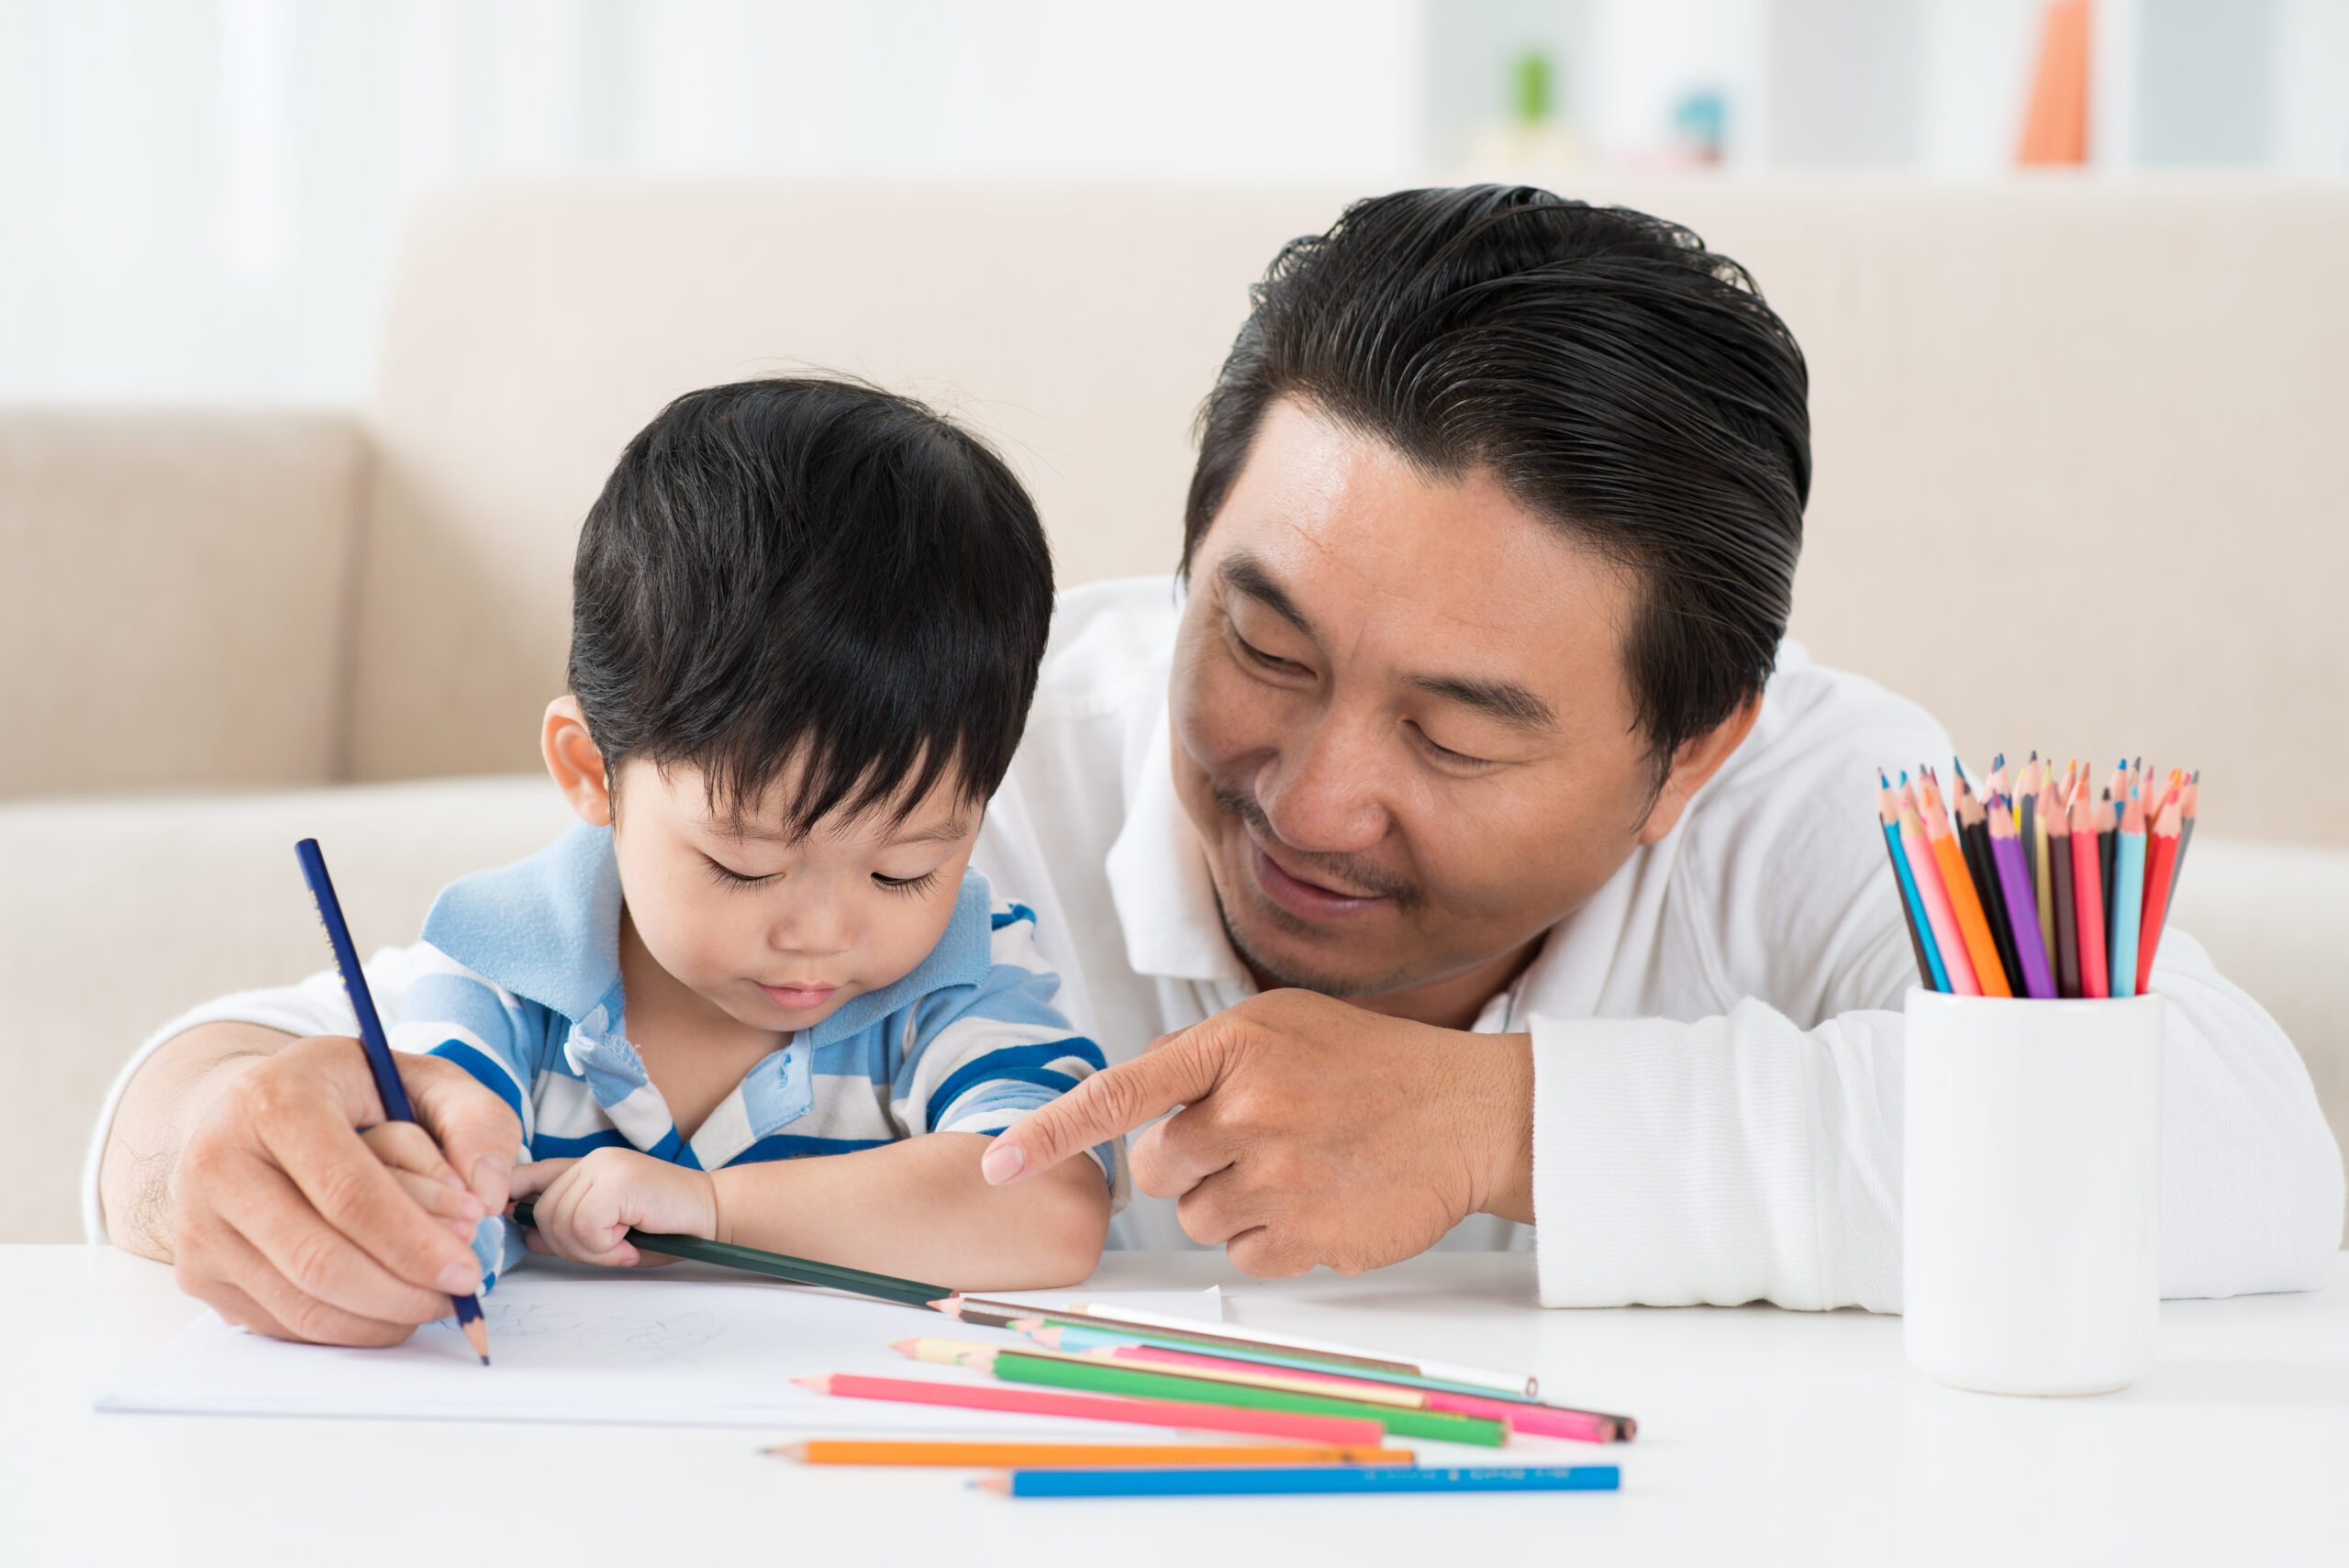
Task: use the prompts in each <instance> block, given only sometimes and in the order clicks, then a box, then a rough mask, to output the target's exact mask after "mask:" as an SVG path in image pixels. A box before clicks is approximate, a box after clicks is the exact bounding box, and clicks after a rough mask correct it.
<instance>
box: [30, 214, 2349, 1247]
mask: <svg viewBox="0 0 2349 1568" xmlns="http://www.w3.org/2000/svg"><path fill="white" fill-rule="evenodd" d="M1575 188H1576V190H1577V192H1578V194H1586V195H1597V196H1599V197H1602V198H1604V199H1614V200H1622V201H1627V202H1630V203H1631V204H1633V205H1636V206H1643V207H1646V208H1649V209H1650V210H1653V211H1657V212H1661V213H1664V214H1667V215H1669V216H1672V217H1677V218H1680V219H1682V220H1684V221H1687V222H1688V223H1689V224H1691V225H1692V226H1693V227H1695V228H1697V229H1698V231H1699V232H1701V233H1702V234H1703V235H1704V237H1705V238H1706V239H1707V240H1708V241H1709V242H1710V243H1712V244H1713V245H1714V246H1715V247H1716V248H1718V249H1721V250H1726V251H1728V252H1729V253H1731V254H1732V255H1734V256H1736V257H1737V258H1739V259H1740V260H1742V261H1745V262H1746V263H1747V264H1748V265H1749V266H1750V267H1751V268H1752V269H1753V272H1754V273H1755V275H1756V276H1757V277H1758V278H1759V280H1760V282H1761V284H1762V285H1763V287H1764V289H1765V292H1766V293H1767V294H1768V295H1769V296H1770V298H1771V299H1772V300H1773V301H1774V302H1775V303H1776V305H1777V306H1778V307H1779V308H1780V310H1781V311H1782V312H1783V314H1784V315H1785V317H1787V320H1788V322H1789V323H1791V325H1792V326H1793V328H1794V329H1795V331H1796V333H1797V334H1798V336H1799V337H1800V339H1801V340H1802V342H1803V344H1804V346H1805V348H1806V349H1807V350H1808V351H1809V357H1810V363H1811V367H1812V373H1813V408H1814V411H1815V415H1816V419H1817V454H1818V484H1817V489H1816V495H1815V498H1814V503H1813V506H1812V507H1811V512H1810V537H1809V542H1808V544H1807V547H1806V550H1805V557H1804V563H1803V567H1802V574H1801V577H1800V579H1799V582H1798V590H1797V606H1796V629H1797V632H1798V635H1800V636H1802V637H1804V638H1805V639H1808V640H1809V642H1810V644H1811V646H1812V647H1813V649H1814V650H1815V651H1816V652H1817V653H1818V654H1819V655H1820V657H1822V658H1824V659H1827V660H1830V661H1833V662H1842V663H1845V664H1848V665H1851V666H1854V667H1857V668H1860V669H1864V670H1865V671H1868V672H1869V673H1873V674H1875V675H1876V676H1877V677H1878V678H1880V679H1882V680H1884V681H1885V682H1886V683H1887V684H1891V685H1893V686H1896V687H1898V688H1899V689H1902V690H1905V691H1907V692H1909V693H1910V694H1911V695H1915V696H1918V697H1920V698H1921V699H1923V700H1924V701H1926V702H1927V703H1928V704H1930V705H1931V706H1932V707H1934V708H1935V709H1936V710H1937V711H1938V712H1939V713H1940V715H1941V716H1942V717H1943V718H1944V719H1945V720H1946V721H1947V722H1948V723H1949V725H1950V726H1951V728H1952V731H1953V733H1954V735H1955V736H1956V737H1957V738H1958V739H1959V740H1960V742H1961V743H1962V744H1963V745H1965V747H1967V748H1968V749H1969V751H1975V752H1981V751H1987V750H1989V749H1991V748H1993V747H1998V746H2003V747H2007V748H2009V749H2021V748H2025V747H2032V746H2036V747H2040V748H2043V749H2051V750H2056V751H2064V752H2069V751H2074V750H2078V751H2083V752H2085V753H2087V754H2091V755H2094V756H2097V757H2099V758H2108V757H2109V756H2110V755H2111V754H2116V753H2117V752H2118V751H2121V749H2123V748H2129V749H2143V750H2145V751H2148V752H2149V753H2150V754H2151V755H2152V756H2153V757H2154V759H2155V760H2156V761H2157V762H2160V763H2165V764H2166V763H2170V762H2196V763H2199V764H2202V765H2204V766H2205V767H2207V768H2208V769H2210V775H2211V776H2210V790H2209V793H2208V795H2207V797H2206V798H2207V803H2208V816H2209V818H2210V819H2209V821H2208V822H2207V823H2206V824H2205V825H2204V827H2203V828H2202V831H2201V835H2200V836H2199V837H2198V839H2197V840H2196V842H2195V847H2194V851H2193V855H2192V861H2191V865H2190V870H2189V874H2188V878H2187V882H2186V884H2185V887H2184V889H2183V893H2182V896H2181V900H2180V904H2179V907H2178V912H2177V919H2178V922H2179V924H2181V925H2182V926H2184V927H2187V928H2188V929H2192V930H2194V931H2195V932H2196V933H2197V934H2198V935H2199V936H2201V937H2202V938H2203V939H2204V940H2205V941H2207V942H2208V944H2209V945H2210V948H2211V950H2212V951H2213V952H2214V953H2215V954H2216V955H2217V957H2218V958H2219V961H2220V962H2221V963H2222V964H2223V965H2225V966H2226V967H2227V968H2228V969H2229V970H2230V972H2231V973H2234V974H2235V975H2237V976H2238V977H2239V978H2241V979H2242V980H2243V981H2244V983H2245V984H2248V985H2249V986H2250V987H2251V989H2252V990H2253V991H2254V994H2255V995H2259V996H2260V997H2261V998H2262V999H2263V1000H2265V1001H2266V1003H2267V1005H2268V1006H2270V1007H2271V1008H2272V1009H2273V1010H2274V1011H2275V1012H2276V1014H2277V1017H2278V1018H2280V1019H2282V1020H2283V1022H2284V1023H2285V1025H2286V1026H2287V1028H2288V1029H2289V1030H2290V1031H2291V1033H2292V1035H2293V1037H2294V1039H2295V1040H2298V1042H2299V1045H2300V1048H2301V1050H2302V1051H2303V1053H2304V1054H2305V1055H2306V1057H2307V1059H2308V1061H2309V1063H2310V1068H2311V1070H2312V1071H2313V1072H2314V1073H2315V1074H2316V1077H2317V1079H2318V1082H2319V1085H2320V1089H2321V1093H2322V1094H2323V1095H2325V1097H2326V1104H2327V1106H2328V1108H2329V1109H2330V1111H2331V1114H2332V1119H2333V1125H2334V1127H2335V1129H2337V1130H2342V1131H2344V1133H2349V1009H2344V1007H2343V1005H2342V1004H2341V1002H2340V1001H2339V1000H2337V999H2336V997H2335V995H2334V994H2333V992H2332V983H2333V981H2334V978H2335V974H2334V972H2333V968H2332V966H2333V965H2334V964H2335V963H2338V962H2340V961H2341V958H2342V945H2343V932H2344V931H2349V847H2345V846H2349V828H2344V826H2343V824H2344V823H2345V822H2349V742H2344V740H2343V734H2342V728H2343V727H2342V719H2343V704H2342V700H2341V695H2340V694H2341V692H2342V691H2343V687H2344V685H2349V633H2344V631H2343V627H2342V623H2341V620H2340V618H2339V602H2340V599H2341V597H2342V591H2343V587H2344V585H2349V528H2344V527H2343V523H2344V521H2349V519H2344V516H2343V513H2344V506H2349V503H2344V500H2343V497H2344V496H2349V439H2344V431H2349V297H2345V296H2344V295H2343V294H2342V292H2341V291H2340V290H2338V289H2337V288H2334V287H2332V284H2331V282H2330V272H2329V270H2328V269H2329V268H2330V266H2331V264H2332V259H2333V258H2337V257H2339V256H2341V255H2343V253H2349V184H2343V183H2322V184H2280V183H2245V182H2232V181H2231V182H2228V183H2157V184H2139V183H2132V184H2101V183H2086V184H2083V183H2074V182H2071V181H2067V180H2059V181H2048V182H2036V181H2033V182H2020V183H1999V184H1996V185H1987V186H1945V185H1928V184H1921V183H1829V184H1812V185H1788V184H1782V183H1766V184H1743V183H1718V182H1704V183H1664V184H1648V185H1641V186H1637V187H1602V188H1591V187H1575ZM1356 194H1359V192H1357V191H1352V190H1339V189H1287V188H1271V187H1248V188H1229V189H1208V188H1137V187H1132V186H1119V187H1100V188H1092V187H1066V186H1053V185H1035V184H1029V185H1004V186H978V185H958V186H953V187H948V188H936V189H933V188H925V187H917V186H888V187H842V186H806V185H770V184H698V183H530V184H515V185H503V186H495V187H483V188H473V189H469V190H464V191H460V192H453V193H450V194H447V195H442V196H440V197H439V198H437V199H435V200H433V201H431V202H429V203H428V204H427V205H426V206H424V207H423V208H422V209H421V210H420V211H419V212H418V213H417V215H416V216H415V218H414V221H413V223H412V224H411V226H410V228H409V229H408V232H407V235H406V240H405V243H404V246H403V249H402V251H401V254H400V256H399V259H398V266H397V272H396V278H395V285H394V287H393V290H392V294H391V297H390V301H389V304H388V306H387V308H386V312H385V318H384V336H383V350H382V355H381V361H380V367H379V371H378V373H377V378H376V383H375V386H374V388H373V393H372V395H371V396H370V397H369V399H368V401H367V404H366V406H365V407H364V408H363V409H353V410H331V411H306V412H290V411H286V412H280V411H266V410H239V411H233V412H219V411H206V412H189V411H155V410H134V409H118V408H107V407H96V408H73V409H61V408H46V409H43V408H26V409H17V410H10V411H0V703H5V705H6V706H5V707H0V887H5V890H6V898H5V899H0V1002H5V1004H6V1036H5V1038H0V1240H63V1239H69V1238H71V1237H72V1236H74V1235H75V1234H77V1221H76V1218H75V1201H76V1200H75V1193H76V1184H77V1179H78V1174H79V1170H80V1158H81V1151H82V1146H83V1138H84V1134H85V1132H86V1130H87V1128H88V1126H89V1123H90V1119H91V1117H92V1115H93V1113H94V1112H95V1109H96V1107H97V1105H98V1103H99V1100H100V1097H101V1095H102V1094H103V1092H104V1090H105V1087H106V1084H107V1082H108V1080H109V1079H110V1077H111V1076H112V1075H113V1073H114V1071H115V1069H116V1066H117V1063H118V1062H120V1061H121V1059H122V1058H123V1056H124V1055H125V1053H126V1052H127V1051H128V1050H129V1049H130V1048H131V1046H132V1045H133V1044H134V1043H135V1042H136V1040H138V1039H139V1037H140V1036H141V1035H143V1034H144V1033H146V1032H147V1031H149V1030H150V1029H152V1028H154V1027H155V1026H156V1025H158V1024H159V1023H161V1021H162V1020H163V1019H165V1018H167V1017H169V1016H170V1015H171V1014H172V1013H173V1012H174V1011H176V1010H177V1009H179V1008H180V1007H182V1006H185V1005H187V1004H190V1003H193V1002H195V1001H196V1000H198V999H200V998H202V997H204V996H206V995H211V994H214V993H217V992H221V991H225V990H229V989H232V988H237V987H242V986H247V985H255V984H269V983H273V982H278V981H284V980H286V979H289V978H292V977H294V976H296V975H299V974H302V973H307V972H308V971H310V970H312V969H315V968H317V967H318V966H319V965H320V964H321V962H322V961H323V957H324V954H323V950H322V948H321V946H320V944H319V942H318V940H317V933H316V928H315V927H314V926H313V925H312V923H311V921H310V917H309V915H308V913H307V910H306V906H305V901H304V898H303V895H302V891H301V887H300V884H299V881H298V879H297V876H296V873H295V865H294V860H293V855H292V852H291V847H292V844H293V841H294V840H295V838H297V837H299V836H300V835H302V834H305V833H315V834H317V835H318V836H319V837H320V838H321V839H322V840H324V841H325V843H326V845H327V847H328V851H329V853H330V854H331V856H332V858H333V862H334V864H335V868H336V871H337V873H338V881H339V882H340V884H341V886H342V888H343V889H344V893H345V896H346V899H347V901H348V903H349V906H350V909H351V917H352V919H353V922H354V924H355V925H356V927H357V929H358V932H359V935H360V939H361V941H362V945H374V944H380V943H388V942H393V941H397V940H406V939H407V938H409V937H410V936H412V935H413V933H414V931H415V929H416V927H417V921H418V920H419V919H420V917H421V915H422V912H423V909H424V906H425V905H426V903H427V901H428V900H429V896H430V895H431V893H432V891H433V890H434V889H435V888H436V887H437V886H438V885H439V884H440V883H442V882H443V881H445V880H446V879H447V878H449V877H451V875H454V874H456V873H460V872H462V871H464V870H467V869H471V868H474V867H478V866H481V865H484V864H487V863H492V862H495V861H498V860H500V859H504V858H509V857H512V856H515V855H518V854H520V853H523V852H525V851H528V850H529V849H530V848H532V847H534V846H535V845H536V844H537V843H539V842H540V840H543V839H544V838H545V837H547V836H548V835H549V834H551V832H552V831H553V830H554V829H555V828H556V827H557V825H558V823H559V821H560V820H561V807H560V806H559V805H558V803H557V802H556V801H555V799H554V797H553V795H552V794H551V790H550V789H549V788H548V787H547V786H545V785H544V784H543V783H542V782H540V781H537V780H534V779H532V778H529V777H528V776H518V775H527V774H528V773H529V771H530V770H531V769H532V767H533V766H534V751H533V742H532V736H533V733H534V719H535V716H536V715H537V713H538V711H539V709H540V706H541V705H542V704H543V703H544V702H545V700H546V699H547V697H548V696H549V695H551V694H552V693H554V692H555V691H556V690H557V689H558V685H559V682H560V679H561V671H562V653H563V645H564V634H565V617H566V595H565V584H566V582H567V573H568V564H569V560H570V554H571V549H572V541H573V531H574V529H575V527H576V525H577V521H578V518H579V517H580V514H581V513H582V511H583V510H584V507H585V506H586V504H587V502H588V501H589V499H590V498H591V497H592V495H594V493H595V491H596V486H597V484H598V483H599V481H600V479H601V477H602V475H603V473H604V472H605V470H606V468H607V465H608V464H609V462H610V461H611V459H612V458H613V456H614V455H615V453H616V452H617V450H618V448H619V446H620V445H621V443H622V442H623V441H624V440H625V439H626V438H627V437H628V436H629V434H630V433H631V432H632V431H633V430H634V429H635V428H637V427H638V426H639V425H640V424H641V423H642V422H643V420H644V419H645V418H647V417H649V416H650V415H651V413H652V411H653V410H654V409H655V408H657V407H658V406H660V404H661V403H662V401H663V400H664V399H666V398H668V397H669V396H671V395H674V394H675V393H678V392H680V391H683V390H685V389H686V388H688V387H692V386H696V385H699V384H707V383H711V382H716V381H721V380H728V379H732V378H737V377H740V376H745V375H751V374H757V373H764V372H773V371H777V370H782V369H786V368H791V367H797V366H804V365H810V364H813V365H822V366H828V367H832V368H836V369H841V370H847V371H853V372H857V373H862V374H864V375H866V376H869V377H872V378H874V379H875V380H877V381H881V382H884V383H886V384H891V385H895V386H902V387H907V388H910V389H913V390H915V391H917V392H920V393H924V394H926V395H930V396H931V397H932V398H933V399H934V400H936V401H938V402H940V403H941V404H943V405H945V406H947V407H949V408H950V409H951V410H952V411H953V412H954V413H956V414H958V415H960V416H961V417H963V418H965V419H967V420H970V421H972V422H973V423H974V424H976V425H978V426H980V427H982V428H985V430H987V431H988V432H989V433H990V434H992V435H993V436H994V437H995V438H996V439H997V440H998V441H999V442H1000V443H1001V444H1002V445H1003V446H1004V447H1005V449H1006V450H1008V453H1009V454H1010V456H1011V458H1012V460H1013V461H1014V462H1015V463H1016V464H1017V466H1018V467H1019V470H1020V472H1021V473H1022V474H1023V475H1024V476H1025V477H1026V478H1027V480H1028V481H1029V482H1030V484H1032V485H1033V486H1034V488H1035V490H1036V492H1037V494H1038V495H1039V497H1040V499H1041V505H1042V507H1043V511H1044V516H1045V518H1046V520H1047V522H1048V524H1049V525H1050V527H1051V528H1052V536H1053V540H1054V544H1055V548H1056V550H1057V551H1058V555H1059V561H1060V565H1061V572H1062V576H1063V581H1064V582H1072V583H1073V582H1081V581H1085V580H1086V579H1090V578H1097V577H1101V576H1105V575H1110V574H1117V573H1135V572H1145V571H1160V570H1164V569H1165V568H1166V567H1167V566H1168V565H1169V564H1170V563H1171V562H1172V560H1173V558H1174V554H1175V538H1176V523H1177V517H1178V513H1179V506H1180V500H1181V496H1182V494H1183V487H1184V482H1185V478H1186V473H1187V465H1188V462H1189V445H1188V439H1187V437H1188V422H1189V419H1190V417H1191V414H1192V412H1193V410H1194V408H1195V407H1196V406H1197V401H1198V399H1199V397H1200V395H1202V393H1203V392H1204V391H1205V390H1206V388H1207V386H1208V381H1209V378H1210V376H1211V375H1212V373H1213V372H1214V370H1215V367H1216V365H1217V362H1218V361H1219V359H1220V357H1221V355H1222V353H1223V350H1224V349H1225V347H1226V345H1227V344H1228V342H1229V340H1230V335H1231V332H1232V330H1233V328H1234V327H1235V326H1236V325H1237V324H1238V322H1239V320H1240V318H1241V314H1242V312H1243V310H1244V308H1245V303H1246V294H1245V290H1246V285H1247V284H1249V282H1250V281H1251V280H1252V279H1253V278H1254V277H1255V276H1256V275H1257V273H1258V272H1260V271H1261V270H1262V268H1263V267H1264V263H1265V261H1267V260H1268V259H1269V258H1270V257H1271V256H1272V254H1273V252H1274V250H1275V249H1276V248H1277V246H1278V245H1279V244H1280V242H1281V241H1282V240H1284V239H1287V238H1288V237H1290V236H1292V235H1295V234H1297V233H1300V232H1304V231H1306V230H1308V229H1315V228H1320V227H1322V226H1324V225H1326V224H1327V223H1328V222H1329V221H1330V219H1331V218H1332V217H1334V216H1335V215H1336V213H1337V211H1338V210H1339V208H1340V206H1341V205H1342V203H1343V201H1344V200H1345V198H1346V197H1348V196H1349V195H1356ZM1885 761H1886V762H1887V763H1899V762H1909V761H1913V759H1902V758H1887V759H1885ZM495 775H507V776H495ZM1853 784H1854V800H1853V809H1854V811H1860V810H1864V809H1865V808H1866V801H1865V790H1864V788H1863V787H1862V784H1863V781H1860V780H1856V779H1855V780H1854V781H1853Z"/></svg>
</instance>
